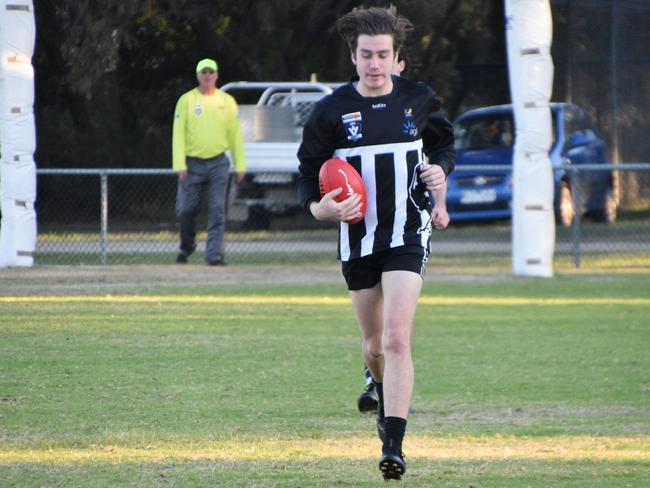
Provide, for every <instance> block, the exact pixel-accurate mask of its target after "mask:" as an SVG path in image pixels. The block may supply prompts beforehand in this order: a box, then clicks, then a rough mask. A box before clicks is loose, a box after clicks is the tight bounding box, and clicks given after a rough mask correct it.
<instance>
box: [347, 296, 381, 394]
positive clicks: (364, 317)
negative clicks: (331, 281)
mask: <svg viewBox="0 0 650 488" xmlns="http://www.w3.org/2000/svg"><path fill="white" fill-rule="evenodd" d="M350 297H351V298H352V304H353V305H354V311H355V312H356V315H357V320H358V322H359V328H360V329H361V351H362V354H363V360H364V362H365V364H366V366H368V369H369V370H370V372H371V373H372V377H373V378H374V379H375V381H377V382H381V381H382V378H383V374H384V354H383V351H382V347H381V339H382V328H383V303H384V299H383V296H382V288H381V284H380V283H377V285H375V286H374V287H372V288H367V289H365V290H355V291H351V292H350Z"/></svg>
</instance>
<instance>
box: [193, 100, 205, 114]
mask: <svg viewBox="0 0 650 488" xmlns="http://www.w3.org/2000/svg"><path fill="white" fill-rule="evenodd" d="M202 113H203V109H202V108H201V105H199V104H198V103H197V104H196V105H194V115H196V116H197V117H200V116H201V114H202Z"/></svg>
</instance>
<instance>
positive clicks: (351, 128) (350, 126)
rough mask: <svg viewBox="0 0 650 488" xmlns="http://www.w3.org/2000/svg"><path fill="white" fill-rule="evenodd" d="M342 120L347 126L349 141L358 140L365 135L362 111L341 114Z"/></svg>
mask: <svg viewBox="0 0 650 488" xmlns="http://www.w3.org/2000/svg"><path fill="white" fill-rule="evenodd" d="M341 122H343V125H344V126H345V132H346V134H347V136H348V141H358V140H359V139H361V138H362V137H363V134H362V133H361V112H352V113H349V114H344V115H341Z"/></svg>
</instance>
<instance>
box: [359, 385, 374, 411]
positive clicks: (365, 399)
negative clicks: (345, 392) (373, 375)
mask: <svg viewBox="0 0 650 488" xmlns="http://www.w3.org/2000/svg"><path fill="white" fill-rule="evenodd" d="M378 403H379V396H378V395H377V390H376V389H375V383H374V382H372V381H371V382H370V383H368V384H367V385H366V387H365V388H364V390H363V392H362V393H361V395H359V398H357V408H358V409H359V412H361V413H366V412H376V411H377V405H378Z"/></svg>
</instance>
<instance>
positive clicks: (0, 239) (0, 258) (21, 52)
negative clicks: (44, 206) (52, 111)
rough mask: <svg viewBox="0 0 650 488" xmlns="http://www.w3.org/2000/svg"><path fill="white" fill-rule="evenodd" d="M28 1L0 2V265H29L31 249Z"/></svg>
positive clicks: (32, 136) (31, 46)
mask: <svg viewBox="0 0 650 488" xmlns="http://www.w3.org/2000/svg"><path fill="white" fill-rule="evenodd" d="M34 40H35V23H34V6H33V2H32V1H31V0H30V1H27V0H9V1H6V0H1V1H0V153H1V154H2V158H1V159H0V209H1V210H2V221H1V223H0V267H7V266H32V265H33V264H34V250H35V248H36V212H35V211H34V201H35V200H36V165H35V164H34V151H35V150H36V129H35V124H34V69H33V67H32V54H33V51H34Z"/></svg>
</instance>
